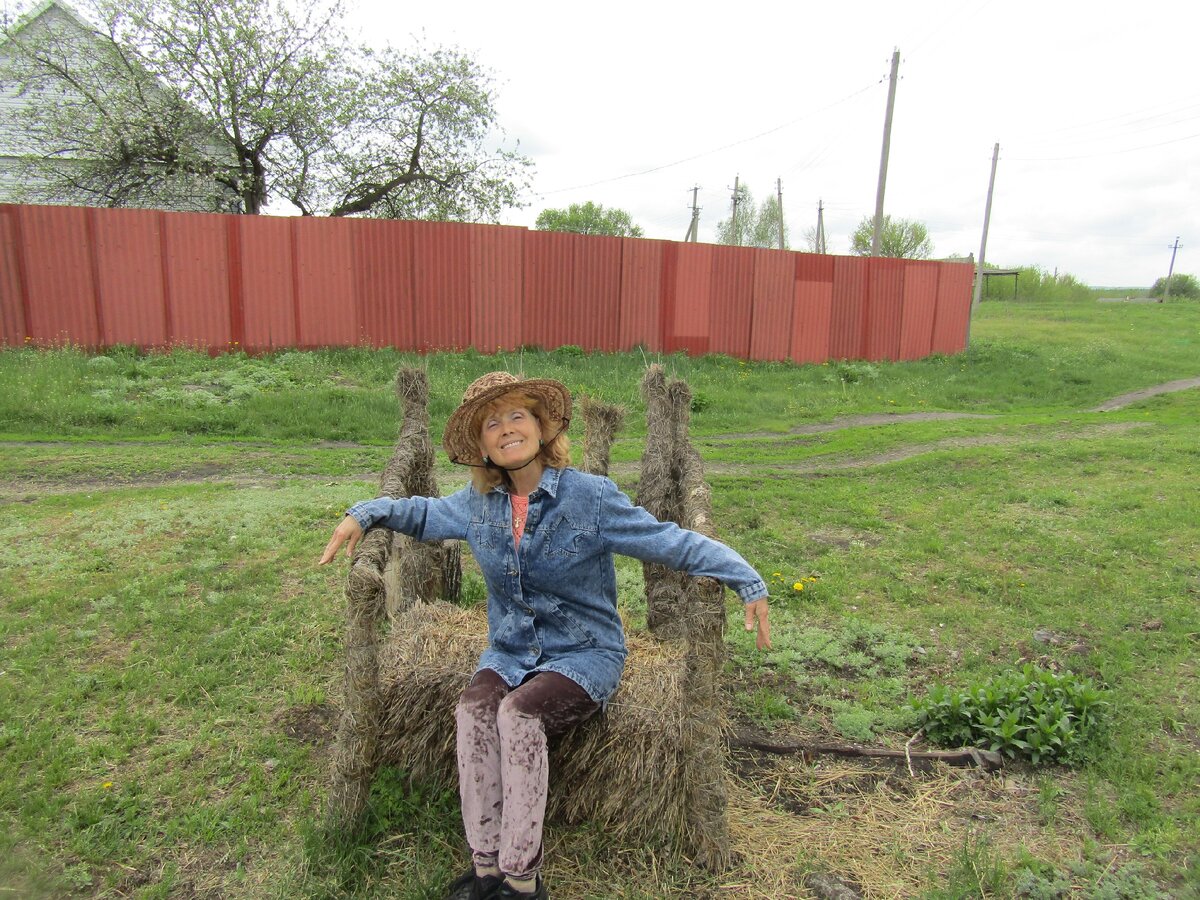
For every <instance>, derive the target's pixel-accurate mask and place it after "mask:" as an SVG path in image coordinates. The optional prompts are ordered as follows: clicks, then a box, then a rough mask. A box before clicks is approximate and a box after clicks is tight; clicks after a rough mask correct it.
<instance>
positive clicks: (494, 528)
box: [467, 513, 505, 550]
mask: <svg viewBox="0 0 1200 900" xmlns="http://www.w3.org/2000/svg"><path fill="white" fill-rule="evenodd" d="M467 528H468V530H469V537H468V543H470V544H471V545H473V546H475V547H481V548H483V549H485V550H494V549H496V547H497V546H498V545H499V543H500V540H501V536H502V535H503V534H504V528H505V526H504V525H503V524H496V523H494V522H488V521H487V518H486V516H485V515H484V514H483V513H473V514H472V515H471V521H470V523H469V524H468V526H467Z"/></svg>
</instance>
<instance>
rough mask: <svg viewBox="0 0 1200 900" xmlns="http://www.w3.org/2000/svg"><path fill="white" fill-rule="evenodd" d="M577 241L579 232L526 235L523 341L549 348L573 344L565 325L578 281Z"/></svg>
mask: <svg viewBox="0 0 1200 900" xmlns="http://www.w3.org/2000/svg"><path fill="white" fill-rule="evenodd" d="M578 240H580V237H579V235H577V234H567V233H565V232H558V231H531V232H529V234H527V235H525V299H524V302H523V303H522V305H521V317H522V318H521V324H522V327H523V330H524V338H523V339H522V341H521V343H522V344H531V345H533V346H535V347H544V348H546V349H550V348H552V347H557V346H559V345H560V344H564V343H566V344H571V343H574V341H572V340H570V334H569V333H568V331H567V327H566V324H567V321H568V316H569V314H568V311H567V307H568V306H569V305H570V297H571V291H572V288H573V285H574V280H575V277H574V270H575V243H576V242H577V241H578ZM564 338H566V339H565V340H564Z"/></svg>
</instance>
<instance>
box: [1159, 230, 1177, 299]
mask: <svg viewBox="0 0 1200 900" xmlns="http://www.w3.org/2000/svg"><path fill="white" fill-rule="evenodd" d="M1178 252H1179V235H1175V243H1174V244H1173V245H1172V246H1171V267H1170V268H1169V269H1167V285H1166V287H1164V288H1163V295H1162V300H1159V301H1158V302H1159V303H1162V302H1164V301H1166V300H1170V299H1171V275H1172V274H1173V273H1174V271H1175V254H1176V253H1178Z"/></svg>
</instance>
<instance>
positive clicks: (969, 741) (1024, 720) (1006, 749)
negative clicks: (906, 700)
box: [910, 663, 1108, 763]
mask: <svg viewBox="0 0 1200 900" xmlns="http://www.w3.org/2000/svg"><path fill="white" fill-rule="evenodd" d="M910 702H911V705H912V707H913V708H914V709H915V710H916V711H917V713H918V724H920V725H921V727H923V728H924V729H925V734H926V735H928V736H929V739H930V740H931V741H933V742H934V743H935V744H940V745H942V746H948V747H962V746H977V747H978V746H982V747H985V748H986V749H988V750H997V751H1000V752H1001V753H1004V754H1006V755H1008V756H1010V757H1016V756H1024V757H1027V758H1029V759H1030V760H1032V761H1033V762H1035V763H1037V762H1041V761H1042V760H1051V761H1055V762H1068V763H1069V762H1076V761H1078V759H1079V757H1080V755H1081V752H1082V750H1083V748H1084V746H1085V745H1086V744H1087V743H1088V742H1089V741H1090V740H1092V739H1093V738H1095V737H1097V736H1098V735H1099V733H1100V731H1101V728H1102V725H1103V719H1104V714H1105V712H1106V710H1107V708H1108V702H1107V700H1106V699H1105V693H1104V692H1103V691H1101V690H1100V689H1098V688H1097V687H1096V686H1095V685H1094V684H1093V683H1092V682H1091V680H1090V679H1087V678H1084V677H1082V676H1080V675H1076V674H1074V673H1072V672H1063V673H1062V674H1055V673H1054V672H1050V671H1047V670H1045V669H1041V668H1039V667H1037V666H1034V665H1033V664H1032V663H1030V664H1027V665H1026V666H1025V667H1024V668H1023V669H1021V670H1020V671H1017V672H1008V673H1005V674H1003V675H1000V676H997V677H995V678H992V679H989V680H988V681H987V682H985V683H983V684H975V685H971V686H970V687H968V688H966V689H964V690H954V689H952V688H949V687H947V686H945V685H940V684H939V685H934V686H933V687H932V688H930V690H929V693H928V694H927V695H926V696H925V697H924V698H921V699H913V700H912V701H910Z"/></svg>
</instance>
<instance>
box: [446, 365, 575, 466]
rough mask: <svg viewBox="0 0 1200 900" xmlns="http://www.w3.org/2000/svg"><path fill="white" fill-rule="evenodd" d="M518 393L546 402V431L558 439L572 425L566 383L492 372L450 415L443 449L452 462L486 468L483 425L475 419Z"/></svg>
mask: <svg viewBox="0 0 1200 900" xmlns="http://www.w3.org/2000/svg"><path fill="white" fill-rule="evenodd" d="M514 391H520V392H522V393H526V394H531V395H532V396H534V397H537V398H538V399H539V400H541V401H542V405H543V406H544V407H545V410H546V421H544V422H542V427H543V429H545V430H546V431H547V432H551V431H553V432H555V434H554V437H557V433H559V432H562V431H565V430H566V428H567V425H568V424H570V422H571V392H570V391H568V390H567V387H566V385H564V384H563V383H562V382H560V381H554V380H553V379H550V378H529V379H521V378H518V377H517V376H516V375H512V374H510V373H508V372H488V373H487V374H486V375H481V376H479V377H478V378H476V379H475V380H474V381H472V382H471V385H470V387H468V388H467V390H466V393H464V394H463V399H462V405H461V406H460V407H459V408H458V409H456V410H455V411H454V412H453V413H451V414H450V419H449V421H447V422H446V430H445V432H444V433H443V435H442V446H443V447H445V448H446V454H447V455H448V456H449V457H450V461H451V462H455V463H458V464H460V465H464V466H470V465H474V466H479V465H483V456H482V454H480V452H479V425H478V423H477V422H476V421H475V416H476V414H477V413H478V412H479V411H480V410H481V409H483V407H484V406H486V405H487V404H489V403H491V402H492V401H493V400H495V399H497V398H498V397H503V396H504V395H505V394H511V393H513V392H514ZM549 439H552V438H549Z"/></svg>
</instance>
